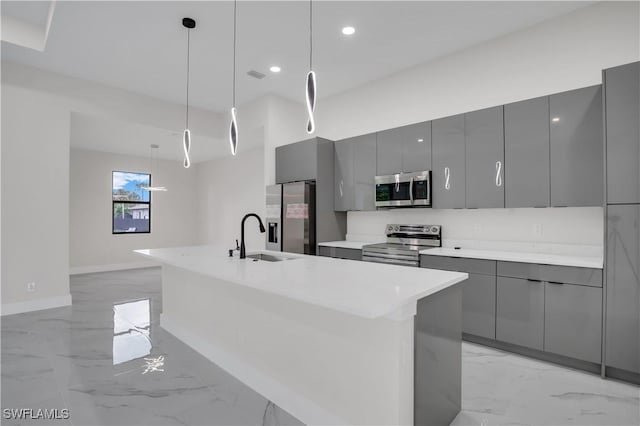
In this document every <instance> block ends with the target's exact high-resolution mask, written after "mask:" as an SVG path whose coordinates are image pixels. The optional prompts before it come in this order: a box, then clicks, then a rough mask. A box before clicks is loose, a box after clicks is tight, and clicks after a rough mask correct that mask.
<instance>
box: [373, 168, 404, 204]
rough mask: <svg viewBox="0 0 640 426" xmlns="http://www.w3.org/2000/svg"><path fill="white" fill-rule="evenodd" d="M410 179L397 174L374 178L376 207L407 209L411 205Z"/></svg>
mask: <svg viewBox="0 0 640 426" xmlns="http://www.w3.org/2000/svg"><path fill="white" fill-rule="evenodd" d="M411 193H412V185H411V178H410V177H406V176H405V175H401V174H397V175H390V176H376V207H409V206H411V205H412V202H411V201H412V194H411Z"/></svg>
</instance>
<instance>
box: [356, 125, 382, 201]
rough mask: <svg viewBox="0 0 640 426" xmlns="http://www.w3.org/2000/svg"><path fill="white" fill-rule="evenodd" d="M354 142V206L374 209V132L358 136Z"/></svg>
mask: <svg viewBox="0 0 640 426" xmlns="http://www.w3.org/2000/svg"><path fill="white" fill-rule="evenodd" d="M351 143H352V144H354V150H353V152H354V159H353V160H354V161H353V168H354V176H353V177H354V196H355V201H354V204H355V205H354V208H355V210H375V209H376V206H375V191H376V189H375V188H376V186H375V178H376V134H375V133H370V134H368V135H363V136H358V137H356V138H354V139H353V140H352V141H351Z"/></svg>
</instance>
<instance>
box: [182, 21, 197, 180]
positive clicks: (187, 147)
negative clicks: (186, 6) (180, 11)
mask: <svg viewBox="0 0 640 426" xmlns="http://www.w3.org/2000/svg"><path fill="white" fill-rule="evenodd" d="M182 25H183V26H184V27H185V28H186V29H187V116H186V120H185V121H186V123H185V126H184V133H183V135H182V149H183V151H184V163H183V165H184V168H185V169H188V168H189V167H191V159H190V158H189V151H191V131H189V59H190V57H189V54H190V53H191V30H192V29H193V28H195V27H196V21H195V20H193V19H192V18H182Z"/></svg>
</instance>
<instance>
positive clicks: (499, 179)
mask: <svg viewBox="0 0 640 426" xmlns="http://www.w3.org/2000/svg"><path fill="white" fill-rule="evenodd" d="M496 186H497V187H500V186H502V161H500V160H498V161H496Z"/></svg>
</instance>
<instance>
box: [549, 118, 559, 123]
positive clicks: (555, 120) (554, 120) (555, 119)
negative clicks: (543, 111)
mask: <svg viewBox="0 0 640 426" xmlns="http://www.w3.org/2000/svg"><path fill="white" fill-rule="evenodd" d="M551 121H553V122H554V123H557V122H558V121H560V117H553V118H552V119H551Z"/></svg>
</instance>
